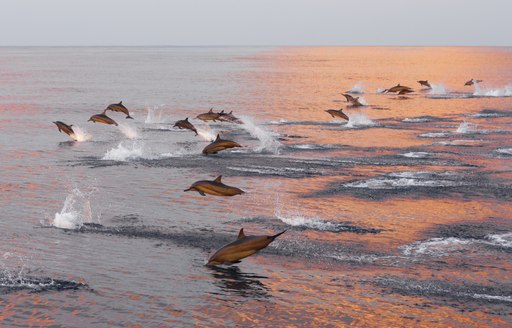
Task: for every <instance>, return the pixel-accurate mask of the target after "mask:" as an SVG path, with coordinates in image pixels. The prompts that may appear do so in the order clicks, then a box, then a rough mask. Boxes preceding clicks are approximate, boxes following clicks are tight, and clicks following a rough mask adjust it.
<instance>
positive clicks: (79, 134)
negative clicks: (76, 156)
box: [72, 126, 92, 142]
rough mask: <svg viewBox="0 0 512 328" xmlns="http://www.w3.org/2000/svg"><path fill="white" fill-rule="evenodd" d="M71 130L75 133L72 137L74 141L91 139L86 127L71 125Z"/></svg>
mask: <svg viewBox="0 0 512 328" xmlns="http://www.w3.org/2000/svg"><path fill="white" fill-rule="evenodd" d="M73 132H75V133H74V134H73V136H72V138H73V139H74V140H75V141H78V142H83V141H88V140H91V139H92V135H91V134H89V133H88V132H87V130H86V129H84V128H81V127H79V126H73Z"/></svg>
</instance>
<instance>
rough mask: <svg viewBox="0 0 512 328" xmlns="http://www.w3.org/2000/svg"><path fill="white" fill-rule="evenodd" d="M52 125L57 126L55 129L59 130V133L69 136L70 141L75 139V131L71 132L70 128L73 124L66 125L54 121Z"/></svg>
mask: <svg viewBox="0 0 512 328" xmlns="http://www.w3.org/2000/svg"><path fill="white" fill-rule="evenodd" d="M53 123H54V124H55V125H57V128H58V129H59V132H64V133H65V134H67V135H68V136H70V137H71V139H73V140H75V139H76V137H75V131H73V128H72V126H73V124H70V125H67V124H66V123H64V122H61V121H55V122H53Z"/></svg>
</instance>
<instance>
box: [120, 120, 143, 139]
mask: <svg viewBox="0 0 512 328" xmlns="http://www.w3.org/2000/svg"><path fill="white" fill-rule="evenodd" d="M117 128H118V129H119V131H121V132H122V133H123V134H124V135H125V137H127V138H128V139H138V138H139V132H138V131H137V128H136V127H134V126H131V125H129V124H126V123H121V124H119V125H118V126H117Z"/></svg>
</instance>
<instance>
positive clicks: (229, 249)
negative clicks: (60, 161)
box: [53, 78, 482, 266]
mask: <svg viewBox="0 0 512 328" xmlns="http://www.w3.org/2000/svg"><path fill="white" fill-rule="evenodd" d="M417 82H418V83H419V84H420V85H421V86H422V87H425V88H427V89H431V88H432V86H431V85H430V83H429V82H428V81H427V80H419V81H417ZM480 82H482V80H475V79H473V78H472V79H471V80H469V81H467V82H466V83H465V85H466V86H471V85H473V84H476V83H480ZM412 92H414V90H413V89H412V88H410V87H407V86H403V85H400V84H397V85H396V86H394V87H391V88H389V89H385V90H384V91H382V93H396V94H398V95H401V96H402V95H405V94H408V93H412ZM342 95H343V96H344V97H345V99H346V100H347V102H348V103H350V106H351V107H360V106H364V105H363V104H362V103H361V102H360V101H359V97H353V96H352V95H350V94H349V93H348V92H347V93H342ZM108 110H110V111H112V112H119V113H123V114H125V115H126V118H127V119H133V117H131V116H130V112H129V110H128V109H127V108H126V107H125V106H124V105H123V103H122V101H120V102H119V103H117V104H110V105H108V106H107V108H105V109H104V110H103V112H102V113H100V114H96V115H93V116H91V117H90V118H89V121H92V122H94V123H96V122H98V123H103V124H107V125H115V126H117V125H118V124H117V122H116V121H114V120H113V119H112V118H110V117H108V116H107V115H106V112H107V111H108ZM325 112H327V113H329V114H330V115H331V116H332V117H333V118H342V119H344V120H347V121H348V120H349V117H348V116H347V115H346V114H345V113H344V112H343V109H328V110H326V111H325ZM195 118H196V119H198V120H202V121H204V122H207V121H213V122H217V121H220V122H229V123H236V124H241V123H242V121H241V120H240V119H239V118H237V117H236V116H234V115H233V112H232V111H231V112H229V113H225V112H224V111H221V112H214V111H213V108H210V110H209V111H208V112H206V113H202V114H199V115H197V116H196V117H195ZM53 123H54V124H55V125H56V126H57V128H58V131H59V132H64V133H66V134H67V135H68V136H70V137H71V138H72V139H75V140H76V136H75V132H74V131H73V128H72V126H73V125H72V124H70V125H68V124H66V123H64V122H61V121H55V122H53ZM174 127H176V128H178V129H180V130H181V129H186V130H190V131H192V132H194V133H195V134H196V136H197V135H198V132H197V129H196V128H195V127H194V125H193V124H192V123H191V122H189V120H188V117H187V118H185V119H184V120H179V121H177V122H176V123H175V124H174ZM235 147H242V146H241V145H240V144H239V143H237V142H235V141H232V140H226V139H222V138H221V137H220V135H219V134H217V138H216V139H215V140H214V141H213V142H211V143H210V144H209V145H207V146H206V147H205V148H204V149H203V151H202V153H203V154H204V155H209V154H217V153H218V152H220V151H222V150H226V149H230V148H235ZM188 191H196V192H197V193H199V194H200V195H201V196H206V194H209V195H213V196H225V197H231V196H236V195H242V194H244V193H245V192H244V191H243V190H241V189H239V188H237V187H233V186H228V185H226V184H224V183H223V182H222V175H219V176H218V177H217V178H216V179H214V180H200V181H197V182H194V183H193V184H192V185H191V186H190V187H189V188H188V189H185V190H184V192H188ZM285 232H286V230H284V231H281V232H279V233H277V234H275V235H271V236H246V235H245V233H244V229H243V228H241V229H240V231H239V233H238V237H237V239H236V240H235V241H233V242H231V243H229V244H227V245H225V246H223V247H221V248H220V249H219V250H217V251H216V252H215V253H214V254H213V255H212V256H211V257H210V258H209V260H208V263H207V264H206V265H208V266H216V265H221V264H225V265H232V264H236V263H240V262H241V260H242V259H244V258H246V257H248V256H251V255H253V254H255V253H257V252H259V251H260V250H262V249H264V248H266V247H267V246H268V245H270V243H272V242H273V241H274V240H275V239H276V238H277V237H279V236H280V235H282V234H283V233H285Z"/></svg>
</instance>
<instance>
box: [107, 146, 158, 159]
mask: <svg viewBox="0 0 512 328" xmlns="http://www.w3.org/2000/svg"><path fill="white" fill-rule="evenodd" d="M137 158H146V159H149V157H144V154H143V144H142V143H140V142H131V143H124V142H120V143H119V145H117V147H115V148H112V149H110V150H109V151H107V152H106V154H105V155H104V156H103V158H102V159H103V160H107V161H120V162H124V161H128V160H131V159H137Z"/></svg>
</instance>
